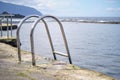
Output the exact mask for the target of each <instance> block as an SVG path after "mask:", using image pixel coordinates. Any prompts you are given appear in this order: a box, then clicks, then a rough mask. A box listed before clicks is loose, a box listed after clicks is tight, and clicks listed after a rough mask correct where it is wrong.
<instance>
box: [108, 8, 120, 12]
mask: <svg viewBox="0 0 120 80" xmlns="http://www.w3.org/2000/svg"><path fill="white" fill-rule="evenodd" d="M107 11H111V12H120V8H107Z"/></svg>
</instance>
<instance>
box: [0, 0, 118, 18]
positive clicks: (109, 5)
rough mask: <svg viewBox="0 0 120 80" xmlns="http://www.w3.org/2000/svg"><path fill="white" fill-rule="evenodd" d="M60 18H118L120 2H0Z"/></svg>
mask: <svg viewBox="0 0 120 80" xmlns="http://www.w3.org/2000/svg"><path fill="white" fill-rule="evenodd" d="M0 1H3V2H8V3H14V4H19V5H24V6H29V7H33V8H35V9H37V10H38V11H40V12H41V13H43V14H50V15H55V16H60V17H120V0H0Z"/></svg>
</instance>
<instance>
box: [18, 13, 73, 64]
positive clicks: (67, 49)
mask: <svg viewBox="0 0 120 80" xmlns="http://www.w3.org/2000/svg"><path fill="white" fill-rule="evenodd" d="M30 17H37V18H38V19H37V20H36V21H35V22H34V23H33V25H32V29H31V33H30V42H31V53H32V65H33V66H35V65H36V61H35V52H34V39H33V36H34V35H33V34H34V29H35V27H36V25H37V24H38V23H39V22H40V21H42V22H43V23H44V25H45V28H46V31H47V35H48V39H49V42H50V46H51V49H52V53H53V57H54V59H55V60H57V58H56V54H58V55H61V56H65V57H68V59H69V63H70V64H72V60H71V56H70V52H69V48H68V44H67V40H66V36H65V32H64V29H63V26H62V24H61V22H60V21H59V20H58V19H57V18H56V17H54V16H51V15H46V16H42V17H39V16H28V17H26V18H24V19H23V20H22V21H21V22H20V24H19V28H18V30H17V44H18V58H19V61H20V62H21V52H20V50H21V48H20V38H19V31H20V28H21V25H22V24H23V23H24V22H25V20H27V19H29V18H30ZM45 18H52V19H54V20H55V21H56V22H57V23H58V24H59V26H60V29H61V33H62V36H63V40H64V44H65V48H66V52H67V53H66V54H65V53H62V52H59V51H55V49H54V46H53V43H52V39H51V36H50V32H49V29H48V25H47V23H46V21H45V20H44V19H45Z"/></svg>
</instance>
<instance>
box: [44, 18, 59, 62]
mask: <svg viewBox="0 0 120 80" xmlns="http://www.w3.org/2000/svg"><path fill="white" fill-rule="evenodd" d="M42 21H43V23H44V25H45V28H46V32H47V35H48V39H49V42H50V46H51V49H52V53H53V57H54V59H55V60H57V58H56V55H55V54H54V47H53V43H52V39H51V36H50V32H49V29H48V25H47V23H46V22H45V21H44V20H43V19H42Z"/></svg>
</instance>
